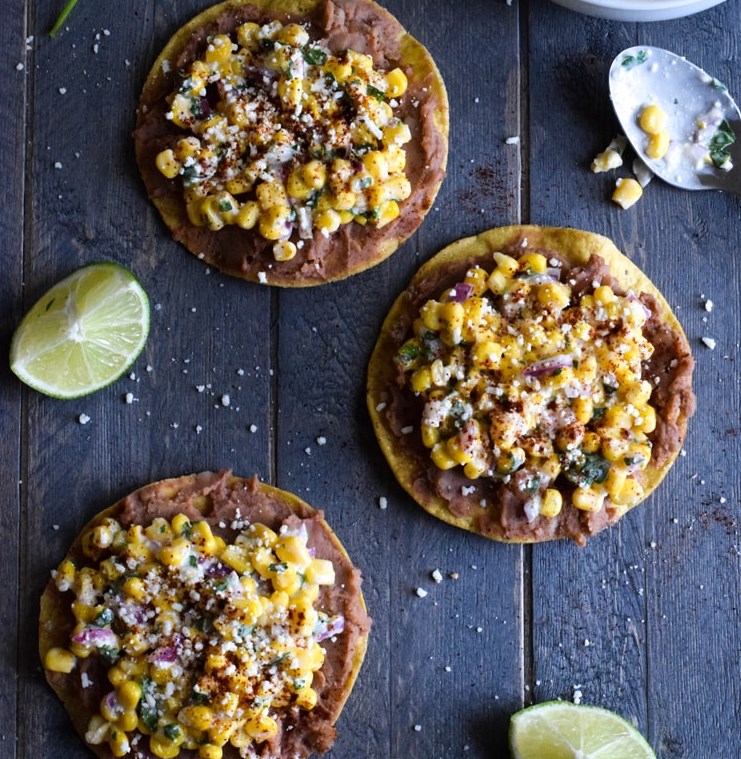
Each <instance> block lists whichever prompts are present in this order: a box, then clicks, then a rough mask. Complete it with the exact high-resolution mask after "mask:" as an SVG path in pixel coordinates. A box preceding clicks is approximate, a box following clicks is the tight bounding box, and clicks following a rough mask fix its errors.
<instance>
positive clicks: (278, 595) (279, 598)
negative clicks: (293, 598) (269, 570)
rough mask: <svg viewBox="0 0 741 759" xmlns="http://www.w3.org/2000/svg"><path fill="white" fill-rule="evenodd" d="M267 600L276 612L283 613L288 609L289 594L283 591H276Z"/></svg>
mask: <svg viewBox="0 0 741 759" xmlns="http://www.w3.org/2000/svg"><path fill="white" fill-rule="evenodd" d="M267 600H268V604H269V606H270V607H271V608H272V609H273V610H274V611H283V610H284V609H287V608H288V601H289V598H288V593H286V592H285V591H283V590H276V591H275V592H274V593H273V594H272V595H271V596H270V598H269V599H267Z"/></svg>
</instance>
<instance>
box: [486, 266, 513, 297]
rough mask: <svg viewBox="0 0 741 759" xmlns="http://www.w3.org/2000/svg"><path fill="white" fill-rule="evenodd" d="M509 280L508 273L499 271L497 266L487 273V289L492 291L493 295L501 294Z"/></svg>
mask: <svg viewBox="0 0 741 759" xmlns="http://www.w3.org/2000/svg"><path fill="white" fill-rule="evenodd" d="M509 281H510V277H509V275H507V274H505V272H504V271H501V270H500V269H499V267H497V268H496V269H494V271H493V272H492V273H491V274H490V275H489V279H488V280H487V285H488V287H489V289H490V290H491V291H492V292H493V293H494V295H502V294H503V293H504V292H505V291H506V290H507V286H508V285H509Z"/></svg>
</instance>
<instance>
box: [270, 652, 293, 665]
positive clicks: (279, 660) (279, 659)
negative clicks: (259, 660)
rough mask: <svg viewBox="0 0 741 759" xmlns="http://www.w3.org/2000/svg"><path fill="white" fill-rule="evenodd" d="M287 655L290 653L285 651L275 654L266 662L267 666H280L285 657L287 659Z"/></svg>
mask: <svg viewBox="0 0 741 759" xmlns="http://www.w3.org/2000/svg"><path fill="white" fill-rule="evenodd" d="M289 656H290V654H287V653H286V654H281V655H280V656H277V657H276V658H275V659H273V660H272V661H269V662H268V667H280V665H281V664H283V662H284V661H286V659H288V657H289Z"/></svg>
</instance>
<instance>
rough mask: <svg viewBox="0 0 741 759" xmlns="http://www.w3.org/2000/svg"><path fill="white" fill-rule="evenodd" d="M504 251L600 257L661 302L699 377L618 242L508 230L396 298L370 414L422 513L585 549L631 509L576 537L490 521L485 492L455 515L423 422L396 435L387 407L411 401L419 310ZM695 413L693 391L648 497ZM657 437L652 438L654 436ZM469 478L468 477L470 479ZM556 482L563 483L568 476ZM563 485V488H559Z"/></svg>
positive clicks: (497, 534)
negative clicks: (407, 377)
mask: <svg viewBox="0 0 741 759" xmlns="http://www.w3.org/2000/svg"><path fill="white" fill-rule="evenodd" d="M496 251H503V252H505V253H509V254H510V255H514V256H518V255H519V254H520V252H540V253H543V255H545V256H546V257H547V256H548V254H549V252H550V253H551V254H552V253H556V254H558V255H559V256H560V257H561V258H562V259H564V260H565V261H566V262H567V263H569V264H570V265H572V266H583V265H586V264H587V262H588V261H589V260H590V258H591V257H592V256H593V255H597V256H600V257H601V258H602V259H603V260H604V262H605V263H606V264H607V266H608V267H609V272H610V274H611V275H612V276H613V277H614V278H615V279H616V280H617V282H618V284H619V286H620V288H621V289H622V290H623V291H624V292H628V291H630V290H632V291H633V292H634V293H635V294H636V295H640V294H642V293H647V294H649V295H651V296H653V298H655V301H656V304H657V307H658V318H659V321H660V325H657V327H660V328H661V329H662V330H664V329H665V330H668V333H670V334H671V335H672V336H673V338H674V339H675V340H676V342H677V345H678V346H679V347H678V349H677V355H676V358H677V361H678V364H677V367H678V368H677V371H679V370H680V369H681V370H682V371H685V372H689V374H690V375H691V372H692V367H693V362H692V357H691V353H690V348H689V344H688V342H687V338H686V336H685V334H684V331H683V330H682V327H681V325H680V323H679V321H678V320H677V318H676V316H675V315H674V314H673V313H672V310H671V308H670V307H669V304H668V303H667V302H666V300H665V299H664V297H663V296H662V295H661V293H660V292H659V290H658V289H657V288H656V287H655V285H654V284H653V283H652V282H651V280H650V279H649V278H648V277H647V276H646V275H645V274H644V273H643V272H642V271H641V270H640V269H639V268H638V267H637V266H636V265H635V264H634V263H632V262H631V261H630V260H629V259H628V258H626V257H625V256H624V255H623V254H622V253H621V252H620V251H619V250H618V249H617V248H616V247H615V245H614V244H613V243H612V242H611V241H610V240H608V239H607V238H605V237H602V236H600V235H597V234H593V233H591V232H584V231H580V230H576V229H562V228H542V227H536V226H511V227H502V228H498V229H491V230H489V231H487V232H483V233H482V234H479V235H477V236H476V237H469V238H466V239H462V240H458V241H457V242H454V243H452V244H451V245H449V246H447V247H446V248H444V249H443V250H442V251H441V252H440V253H438V254H437V255H436V256H434V257H433V258H432V259H430V260H429V261H428V262H427V263H425V264H424V265H423V266H422V267H421V268H420V270H419V271H418V272H417V273H416V274H415V275H414V277H413V278H412V280H411V282H410V283H409V285H408V287H407V289H406V290H405V291H404V292H402V293H401V295H399V297H398V298H397V299H396V301H395V302H394V304H393V306H392V307H391V310H390V311H389V314H388V316H387V317H386V319H385V321H384V323H383V326H382V328H381V332H380V336H379V338H378V342H377V343H376V346H375V349H374V351H373V354H372V356H371V359H370V364H369V367H368V385H367V403H368V411H369V413H370V416H371V420H372V423H373V427H374V430H375V433H376V436H377V438H378V441H379V443H380V445H381V449H382V450H383V453H384V455H385V456H386V459H387V460H388V463H389V464H390V466H391V469H392V470H393V472H394V475H395V476H396V479H397V480H398V481H399V484H400V485H401V486H402V487H403V488H404V489H405V490H406V491H407V493H409V495H410V496H411V497H412V498H413V499H414V500H415V501H416V502H417V503H418V504H419V505H420V506H422V508H424V509H425V510H426V511H428V512H429V513H430V514H432V515H433V516H435V517H437V518H438V519H442V520H443V521H445V522H448V523H449V524H452V525H455V526H456V527H460V528H462V529H464V530H469V531H471V532H475V533H479V534H483V535H485V536H486V537H488V538H491V539H493V540H499V541H504V542H512V543H532V542H540V541H542V540H550V539H554V538H560V537H570V538H572V539H574V540H576V542H578V543H580V544H582V545H583V544H584V542H585V540H586V536H588V535H590V534H593V533H594V532H598V531H599V530H600V529H602V528H603V527H605V526H607V523H614V522H616V521H617V520H618V519H619V518H620V517H621V516H622V515H623V514H624V513H625V512H626V511H627V508H626V507H613V508H612V509H611V511H612V513H611V514H610V515H609V517H608V518H607V520H606V521H605V523H604V524H599V525H597V524H594V523H592V522H591V517H590V515H586V514H585V513H584V512H581V514H580V516H581V520H580V525H579V527H578V532H577V533H576V534H559V533H558V531H557V530H556V531H553V530H551V531H548V530H545V531H543V532H542V533H538V532H529V531H526V530H525V531H515V532H514V533H513V532H512V531H507V530H506V529H503V528H501V527H499V526H498V525H496V524H495V523H492V522H491V521H489V520H490V519H491V515H492V512H494V513H496V509H497V506H498V504H496V503H494V504H488V505H487V507H486V508H487V510H488V512H487V511H484V510H482V508H480V507H479V506H478V504H477V503H476V501H478V499H479V498H480V497H481V496H480V494H477V495H472V496H468V497H467V498H468V501H469V505H470V509H469V511H468V513H465V514H460V513H458V514H456V513H453V512H452V511H451V508H450V503H449V501H448V500H446V499H445V498H443V497H441V495H440V494H439V492H437V491H436V489H435V488H434V487H433V486H432V483H431V481H430V478H429V475H428V467H430V466H433V467H434V464H432V463H431V461H430V458H429V451H427V449H425V448H424V447H423V446H422V443H421V440H419V431H418V426H419V425H418V424H417V425H415V430H414V433H413V434H410V435H400V434H398V430H397V431H396V432H395V431H394V429H393V424H392V423H391V422H390V420H389V417H388V408H387V407H388V405H389V403H390V400H391V398H392V395H393V392H401V393H407V394H408V396H409V397H411V391H409V390H402V391H398V390H396V391H394V390H392V388H394V386H395V385H396V375H397V372H396V368H395V366H394V362H393V357H394V355H395V353H396V351H397V350H398V348H399V347H400V346H401V345H402V344H403V343H404V342H405V341H406V340H407V339H408V337H409V336H410V333H411V327H412V322H413V320H414V319H415V318H416V316H417V315H418V312H419V308H420V307H421V306H422V304H423V303H425V301H427V300H428V299H429V298H436V297H438V296H439V295H440V293H442V292H444V290H445V289H446V288H447V287H452V286H453V285H454V284H455V283H456V282H458V281H460V280H461V279H462V278H463V277H464V276H465V272H466V271H467V270H468V269H469V268H470V267H471V266H474V265H480V266H482V267H483V268H485V269H487V270H489V271H491V270H492V269H493V268H494V265H495V264H494V262H493V260H492V254H493V253H494V252H496ZM672 370H673V368H672ZM666 371H670V369H669V368H668V367H667V368H666ZM652 397H653V396H652ZM693 411H694V396H693V395H692V393H691V390H688V391H687V392H684V393H683V394H682V395H681V397H679V398H678V403H677V412H676V414H675V418H674V422H675V424H676V427H677V430H678V438H679V443H678V444H677V445H676V446H674V447H673V450H671V451H670V452H669V453H668V454H667V456H666V457H665V458H664V460H663V461H661V463H660V464H659V465H656V464H655V462H654V460H653V458H652V459H651V462H650V463H649V466H648V467H647V469H646V470H645V471H644V472H643V473H642V477H641V480H640V481H641V484H642V486H643V488H644V499H645V498H646V497H648V496H649V495H650V494H651V493H652V492H653V491H654V490H655V489H656V488H657V487H658V485H659V483H660V482H661V481H662V480H663V479H664V477H665V476H666V475H667V473H668V471H669V469H670V468H671V466H672V463H673V462H674V460H675V459H676V457H677V455H678V454H679V451H680V449H681V442H682V441H683V440H684V437H685V435H686V430H687V420H688V417H689V416H691V415H692V413H693ZM417 422H419V420H417ZM651 437H652V436H651V435H649V438H651ZM461 479H464V480H465V478H463V477H462V475H461ZM555 482H556V483H559V482H560V479H557V480H556V481H555ZM466 483H467V484H469V485H471V484H474V481H473V480H465V481H464V483H463V484H466ZM555 486H556V487H558V485H555ZM552 487H553V485H552ZM562 494H563V495H564V509H567V508H568V509H571V510H572V511H576V509H575V508H574V507H573V506H572V505H571V503H570V501H569V499H568V498H567V493H564V492H563V490H562ZM567 501H568V502H567ZM457 511H460V509H458V510H457ZM603 511H604V509H603ZM484 515H485V516H486V519H487V525H488V526H487V528H486V529H483V528H482V517H483V516H484ZM543 519H544V518H543V517H539V520H543ZM572 532H573V531H572Z"/></svg>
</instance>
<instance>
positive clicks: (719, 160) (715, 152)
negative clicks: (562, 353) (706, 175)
mask: <svg viewBox="0 0 741 759" xmlns="http://www.w3.org/2000/svg"><path fill="white" fill-rule="evenodd" d="M734 142H736V135H735V133H734V131H733V129H731V126H730V124H729V123H728V122H727V121H726V120H725V119H723V121H721V123H720V126H719V127H718V130H717V131H716V133H715V134H714V135H713V137H712V139H711V140H710V145H709V146H708V147H709V149H710V158H711V159H712V161H713V163H714V164H715V165H716V166H717V167H718V168H719V169H722V168H723V167H724V166H725V165H726V163H728V161H730V160H731V153H730V151H729V150H728V148H729V147H730V146H731V145H733V143H734Z"/></svg>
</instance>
